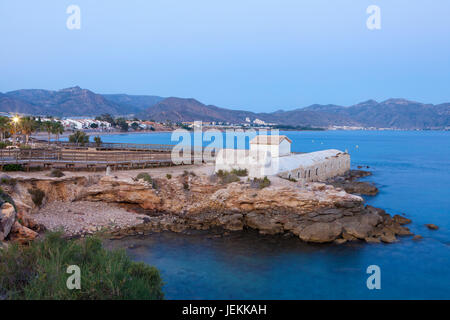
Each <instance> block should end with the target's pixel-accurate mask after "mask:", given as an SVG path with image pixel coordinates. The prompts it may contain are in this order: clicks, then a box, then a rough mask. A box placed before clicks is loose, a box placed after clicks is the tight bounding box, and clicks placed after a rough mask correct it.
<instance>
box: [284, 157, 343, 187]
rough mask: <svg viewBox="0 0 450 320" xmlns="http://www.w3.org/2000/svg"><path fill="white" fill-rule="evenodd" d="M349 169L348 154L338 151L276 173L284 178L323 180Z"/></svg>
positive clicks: (307, 180) (305, 180)
mask: <svg viewBox="0 0 450 320" xmlns="http://www.w3.org/2000/svg"><path fill="white" fill-rule="evenodd" d="M349 170H350V155H349V154H347V153H338V154H336V155H335V156H329V157H326V158H324V159H322V160H318V161H315V162H313V163H308V164H307V165H300V166H299V167H298V168H296V169H293V170H288V171H283V172H280V173H279V174H278V175H279V176H280V177H282V178H285V179H295V180H298V181H304V182H311V181H325V180H326V179H329V178H333V177H336V176H339V175H343V174H344V173H346V172H347V171H349Z"/></svg>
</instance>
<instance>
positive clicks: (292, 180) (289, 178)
mask: <svg viewBox="0 0 450 320" xmlns="http://www.w3.org/2000/svg"><path fill="white" fill-rule="evenodd" d="M281 178H283V179H285V180H288V181H291V182H297V179H294V178H292V177H287V178H285V177H281Z"/></svg>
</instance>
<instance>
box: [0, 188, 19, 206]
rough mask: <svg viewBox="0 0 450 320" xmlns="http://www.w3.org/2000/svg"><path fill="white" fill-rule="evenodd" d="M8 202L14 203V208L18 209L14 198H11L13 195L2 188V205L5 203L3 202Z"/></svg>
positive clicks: (0, 191)
mask: <svg viewBox="0 0 450 320" xmlns="http://www.w3.org/2000/svg"><path fill="white" fill-rule="evenodd" d="M5 202H8V203H10V204H12V206H13V207H14V209H16V210H17V208H16V204H15V203H14V200H13V199H12V198H11V196H10V195H9V194H7V193H5V192H4V191H3V189H2V188H0V207H1V206H2V205H3V203H5Z"/></svg>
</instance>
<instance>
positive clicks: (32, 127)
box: [19, 117, 36, 144]
mask: <svg viewBox="0 0 450 320" xmlns="http://www.w3.org/2000/svg"><path fill="white" fill-rule="evenodd" d="M19 128H20V131H21V132H22V134H24V135H25V144H28V140H29V139H30V135H31V134H32V133H33V132H34V131H36V121H34V119H32V118H30V117H23V118H22V119H20V122H19Z"/></svg>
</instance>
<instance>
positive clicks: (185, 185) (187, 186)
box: [183, 182, 189, 190]
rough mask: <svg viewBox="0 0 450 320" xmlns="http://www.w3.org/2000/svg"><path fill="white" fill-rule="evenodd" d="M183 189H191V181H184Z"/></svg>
mask: <svg viewBox="0 0 450 320" xmlns="http://www.w3.org/2000/svg"><path fill="white" fill-rule="evenodd" d="M183 189H184V190H189V183H187V182H183Z"/></svg>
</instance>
